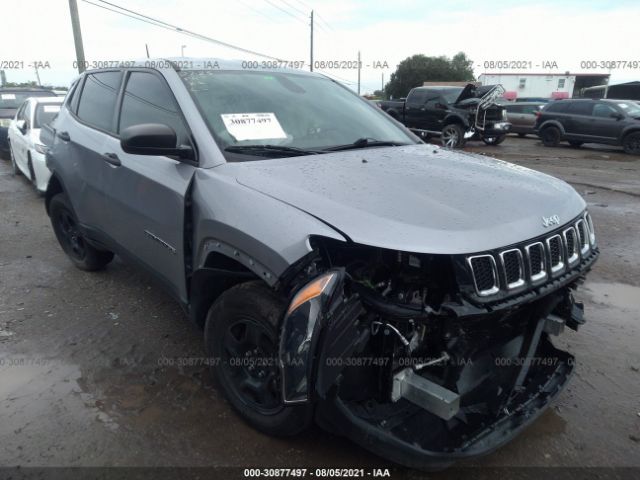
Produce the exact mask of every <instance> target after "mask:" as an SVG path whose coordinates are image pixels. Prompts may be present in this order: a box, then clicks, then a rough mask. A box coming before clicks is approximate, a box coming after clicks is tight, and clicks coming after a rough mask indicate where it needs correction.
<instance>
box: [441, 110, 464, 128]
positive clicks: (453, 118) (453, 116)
mask: <svg viewBox="0 0 640 480" xmlns="http://www.w3.org/2000/svg"><path fill="white" fill-rule="evenodd" d="M451 123H458V124H460V125H462V126H463V127H464V129H465V130H468V129H469V127H470V123H469V120H468V119H465V118H464V117H463V116H462V115H460V114H458V113H448V114H447V115H446V116H445V117H444V120H443V121H442V127H443V128H444V127H445V126H446V125H449V124H451Z"/></svg>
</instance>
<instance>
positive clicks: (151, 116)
mask: <svg viewBox="0 0 640 480" xmlns="http://www.w3.org/2000/svg"><path fill="white" fill-rule="evenodd" d="M117 123H118V125H117V132H118V136H119V135H120V133H121V132H122V131H123V130H124V129H125V128H127V127H129V126H132V125H139V124H143V123H161V124H165V125H168V126H170V127H172V128H173V129H174V131H175V132H176V134H177V137H178V144H179V145H180V144H188V143H191V142H192V141H191V139H190V134H189V131H188V128H187V125H186V122H185V121H184V119H183V116H182V115H181V113H180V109H179V107H178V104H177V102H176V100H175V98H174V96H173V93H172V92H171V90H170V88H169V86H168V85H167V83H166V81H165V80H164V78H163V77H162V76H161V75H160V74H159V73H157V72H150V71H141V70H131V71H128V72H127V74H126V77H125V85H124V90H123V92H122V93H121V101H120V111H119V116H118V122H117ZM104 155H105V156H106V157H107V158H110V159H111V160H110V161H107V162H105V163H104V167H103V177H102V182H103V183H102V186H101V189H102V192H103V194H104V199H105V202H106V203H107V205H106V208H105V209H104V211H105V214H106V218H105V224H106V229H107V231H108V232H109V233H110V235H111V236H112V237H113V240H114V241H115V242H116V243H117V244H118V245H119V246H121V247H122V248H123V249H124V250H126V254H129V255H130V256H131V257H132V258H133V259H135V260H137V261H139V262H141V263H142V264H144V266H145V267H147V268H148V269H149V270H151V271H152V272H153V273H155V274H156V276H157V277H158V278H159V279H160V280H162V281H163V282H164V283H165V284H166V286H167V287H168V288H169V289H170V291H171V292H172V293H173V294H174V296H176V297H177V298H180V299H181V300H183V301H186V299H187V294H186V282H185V263H184V262H185V258H184V252H185V238H184V224H185V196H186V194H187V190H188V188H189V185H190V183H191V179H192V177H193V175H194V173H195V171H196V167H195V166H193V165H192V164H190V163H185V162H183V161H178V160H174V159H172V158H169V157H166V156H160V155H135V154H129V153H126V152H125V151H124V150H122V148H121V146H120V140H119V138H118V137H110V138H108V139H107V141H106V143H105V145H104Z"/></svg>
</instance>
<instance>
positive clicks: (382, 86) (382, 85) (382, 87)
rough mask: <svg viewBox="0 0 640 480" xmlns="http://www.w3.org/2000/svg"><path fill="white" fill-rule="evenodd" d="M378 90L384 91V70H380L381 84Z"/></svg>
mask: <svg viewBox="0 0 640 480" xmlns="http://www.w3.org/2000/svg"><path fill="white" fill-rule="evenodd" d="M380 90H382V91H383V92H384V72H382V84H381V86H380Z"/></svg>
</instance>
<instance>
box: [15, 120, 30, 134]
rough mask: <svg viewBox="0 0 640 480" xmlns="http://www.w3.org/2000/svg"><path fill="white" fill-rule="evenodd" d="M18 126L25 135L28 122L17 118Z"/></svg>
mask: <svg viewBox="0 0 640 480" xmlns="http://www.w3.org/2000/svg"><path fill="white" fill-rule="evenodd" d="M16 127H18V130H20V131H21V132H22V134H23V135H24V134H25V133H27V122H26V121H25V120H16Z"/></svg>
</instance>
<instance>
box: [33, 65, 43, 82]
mask: <svg viewBox="0 0 640 480" xmlns="http://www.w3.org/2000/svg"><path fill="white" fill-rule="evenodd" d="M33 67H34V68H35V69H36V79H38V86H39V87H41V86H42V83H40V74H39V73H38V65H37V64H36V62H34V65H33Z"/></svg>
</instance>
